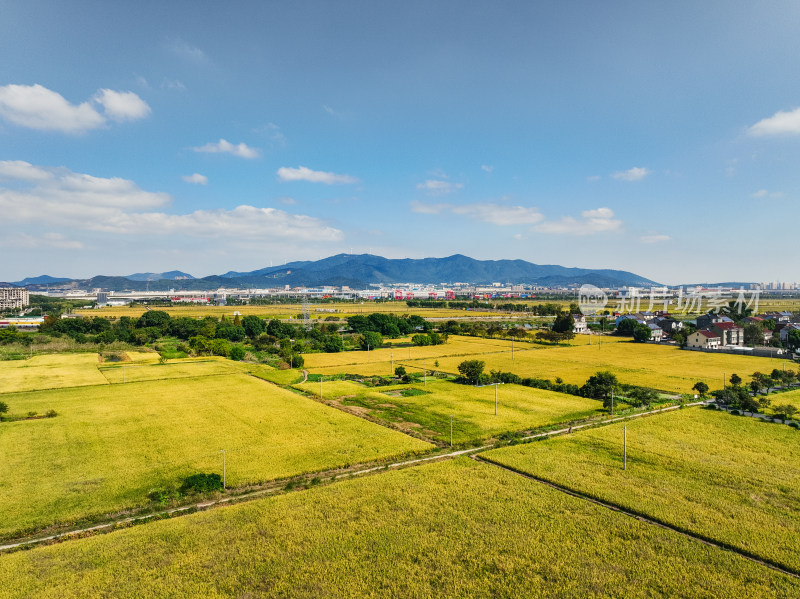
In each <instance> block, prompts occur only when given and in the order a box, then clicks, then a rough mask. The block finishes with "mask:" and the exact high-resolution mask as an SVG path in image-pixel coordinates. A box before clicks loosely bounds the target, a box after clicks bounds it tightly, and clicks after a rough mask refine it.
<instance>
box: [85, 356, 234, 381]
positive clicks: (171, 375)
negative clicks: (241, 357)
mask: <svg viewBox="0 0 800 599" xmlns="http://www.w3.org/2000/svg"><path fill="white" fill-rule="evenodd" d="M156 356H158V354H156ZM98 369H99V370H100V372H101V374H102V375H103V376H104V377H105V379H106V381H108V382H109V383H111V384H118V383H123V382H124V383H133V382H137V381H155V380H160V379H177V378H185V377H198V376H215V375H224V374H236V373H238V372H242V371H243V365H242V364H240V363H237V362H233V361H231V360H228V359H226V358H221V357H218V356H203V357H199V358H180V359H176V360H167V361H166V362H164V363H160V362H151V361H144V360H139V361H134V362H117V363H104V364H100V365H99V367H98Z"/></svg>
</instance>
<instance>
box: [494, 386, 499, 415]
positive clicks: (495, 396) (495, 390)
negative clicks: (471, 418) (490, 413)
mask: <svg viewBox="0 0 800 599" xmlns="http://www.w3.org/2000/svg"><path fill="white" fill-rule="evenodd" d="M497 385H498V383H495V384H494V415H495V416H497Z"/></svg>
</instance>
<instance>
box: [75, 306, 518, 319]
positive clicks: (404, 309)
mask: <svg viewBox="0 0 800 599" xmlns="http://www.w3.org/2000/svg"><path fill="white" fill-rule="evenodd" d="M309 308H310V310H309V316H310V317H311V318H312V320H317V319H322V320H324V319H326V318H328V317H331V316H333V317H335V318H339V319H344V318H347V317H348V316H354V315H356V314H372V313H375V312H380V313H386V314H389V313H393V314H398V315H401V314H416V315H418V316H421V317H423V318H458V317H469V318H477V317H494V318H497V317H499V316H503V317H507V315H505V314H502V313H498V312H494V311H488V310H486V311H480V310H451V309H449V308H409V307H408V305H407V304H406V303H405V302H382V303H370V302H365V303H363V304H354V303H353V302H342V303H332V304H313V303H312V304H310V306H309ZM151 309H153V310H164V311H165V312H168V313H169V314H170V315H171V316H174V317H179V316H191V317H204V316H213V317H214V318H220V317H222V316H227V317H228V318H231V319H232V318H233V316H234V313H235V312H238V313H239V314H241V315H242V316H247V315H250V314H253V315H255V316H263V317H265V318H279V319H286V318H296V317H297V315H298V314H302V312H303V305H302V304H301V303H298V304H271V305H265V306H249V305H248V306H154V307H153V308H151ZM327 310H335V311H334V312H328V311H327ZM79 313H80V314H81V315H84V316H103V317H105V318H119V317H121V316H129V317H131V318H139V317H140V316H141V315H142V314H144V313H145V309H144V306H111V307H105V308H94V309H91V310H81V311H80V312H79Z"/></svg>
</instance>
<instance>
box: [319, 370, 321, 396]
mask: <svg viewBox="0 0 800 599" xmlns="http://www.w3.org/2000/svg"><path fill="white" fill-rule="evenodd" d="M319 398H320V399H322V375H319Z"/></svg>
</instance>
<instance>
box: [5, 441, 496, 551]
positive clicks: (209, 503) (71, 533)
mask: <svg viewBox="0 0 800 599" xmlns="http://www.w3.org/2000/svg"><path fill="white" fill-rule="evenodd" d="M491 448H492V446H491V445H483V446H480V447H469V448H467V449H459V450H457V451H452V452H449V453H443V454H435V455H429V456H425V457H422V458H414V459H410V460H403V461H401V462H393V463H390V464H382V465H380V466H371V465H369V466H366V467H364V468H361V469H358V470H352V471H350V472H342V473H340V474H335V475H333V476H330V480H331V481H338V480H340V479H347V478H351V477H355V476H363V475H366V474H373V473H375V472H378V471H381V470H392V469H399V468H405V467H408V466H416V465H419V464H422V463H425V462H430V461H434V460H449V459H453V458H457V457H460V456H462V455H467V454H470V453H475V452H477V451H483V450H486V449H491ZM315 474H316V476H323V477H324V476H326V473H325V472H318V473H315ZM271 482H272V483H276V482H277V483H279V484H278V485H276V486H270V487H268V488H266V489H256V490H254V491H248V492H245V493H242V494H240V495H231V496H229V497H221V498H219V499H208V500H203V501H199V502H197V503H191V504H188V505H182V506H178V507H174V508H170V509H167V510H160V511H157V512H150V513H149V514H142V515H141V516H131V517H128V518H123V519H120V520H110V521H108V522H101V523H100V524H95V525H93V526H87V527H84V528H79V529H74V530H68V531H65V532H62V533H58V534H53V535H48V536H46V537H39V538H36V539H28V540H25V541H18V542H15V543H8V544H5V545H0V553H3V552H6V551H9V550H12V549H22V548H29V547H35V546H37V545H42V544H45V543H49V542H51V541H67V540H70V539H71V538H72V537H78V536H81V535H85V534H92V533H100V532H111V531H113V530H114V529H115V528H117V527H120V528H124V527H125V525H132V524H137V523H145V522H147V521H151V520H152V521H157V520H162V519H165V517H173V516H181V515H186V514H189V513H195V512H197V511H203V510H206V509H209V508H214V507H222V506H225V505H227V504H234V503H239V502H244V501H250V500H253V499H258V498H259V497H260V496H262V495H271V494H273V493H277V492H279V491H284V490H285V485H284V484H283V483H285V482H286V481H271ZM305 489H306V487H303V488H299V489H297V490H298V491H302V490H305Z"/></svg>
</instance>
